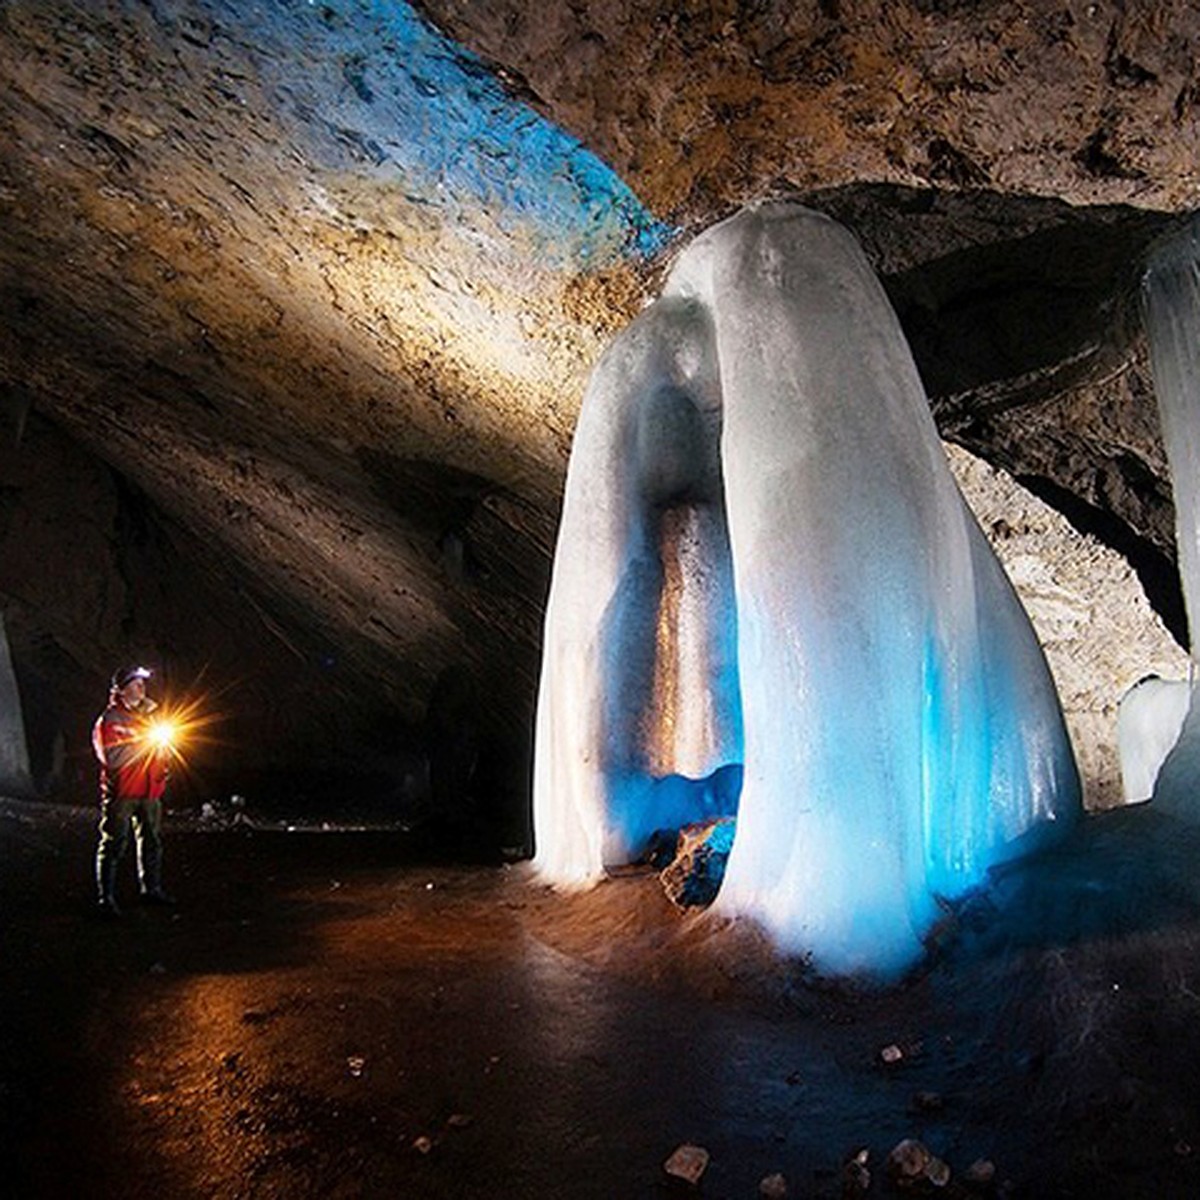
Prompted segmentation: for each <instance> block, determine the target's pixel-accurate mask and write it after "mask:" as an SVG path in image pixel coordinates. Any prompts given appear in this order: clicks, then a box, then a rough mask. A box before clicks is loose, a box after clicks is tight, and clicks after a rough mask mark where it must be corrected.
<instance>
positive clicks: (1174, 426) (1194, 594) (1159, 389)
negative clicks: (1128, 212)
mask: <svg viewBox="0 0 1200 1200" xmlns="http://www.w3.org/2000/svg"><path fill="white" fill-rule="evenodd" d="M1142 300H1143V306H1144V310H1145V316H1146V331H1147V334H1148V335H1149V341H1150V366H1151V370H1152V372H1153V374H1154V392H1155V396H1156V398H1157V400H1158V412H1159V419H1160V422H1161V425H1162V432H1163V443H1164V446H1165V448H1166V451H1167V460H1168V462H1169V463H1170V464H1171V487H1172V491H1173V493H1174V497H1175V538H1176V543H1177V546H1178V553H1179V573H1180V576H1181V577H1182V581H1183V599H1184V604H1185V605H1186V607H1187V614H1188V627H1189V629H1190V630H1191V631H1192V641H1193V643H1194V642H1195V640H1196V631H1197V630H1198V629H1200V623H1198V617H1200V612H1198V609H1200V221H1198V220H1196V219H1193V221H1192V222H1191V223H1190V224H1189V225H1188V226H1186V227H1185V228H1184V230H1183V231H1182V232H1181V233H1179V234H1176V235H1175V237H1174V238H1172V239H1171V240H1169V241H1168V242H1166V243H1164V244H1163V245H1162V246H1160V247H1159V248H1158V250H1157V251H1156V253H1155V254H1154V255H1153V256H1152V257H1151V259H1150V261H1149V264H1148V266H1147V270H1146V274H1145V276H1144V279H1143V286H1142Z"/></svg>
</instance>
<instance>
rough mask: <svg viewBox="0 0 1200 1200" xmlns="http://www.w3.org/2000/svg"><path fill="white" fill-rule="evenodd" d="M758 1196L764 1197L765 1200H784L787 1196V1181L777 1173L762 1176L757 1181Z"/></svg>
mask: <svg viewBox="0 0 1200 1200" xmlns="http://www.w3.org/2000/svg"><path fill="white" fill-rule="evenodd" d="M758 1194H759V1195H760V1196H765V1197H766V1200H784V1197H785V1196H787V1194H788V1186H787V1180H786V1179H785V1178H784V1176H783V1175H782V1174H781V1173H780V1172H779V1171H776V1172H775V1173H774V1174H772V1175H764V1176H763V1177H762V1179H760V1180H759V1181H758Z"/></svg>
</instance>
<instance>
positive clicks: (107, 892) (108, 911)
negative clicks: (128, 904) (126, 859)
mask: <svg viewBox="0 0 1200 1200" xmlns="http://www.w3.org/2000/svg"><path fill="white" fill-rule="evenodd" d="M96 886H97V888H98V890H99V897H98V905H99V908H100V913H101V915H102V916H105V917H119V916H120V915H121V907H120V905H118V904H117V896H116V890H117V864H116V863H115V862H114V861H113V860H112V859H110V858H97V860H96Z"/></svg>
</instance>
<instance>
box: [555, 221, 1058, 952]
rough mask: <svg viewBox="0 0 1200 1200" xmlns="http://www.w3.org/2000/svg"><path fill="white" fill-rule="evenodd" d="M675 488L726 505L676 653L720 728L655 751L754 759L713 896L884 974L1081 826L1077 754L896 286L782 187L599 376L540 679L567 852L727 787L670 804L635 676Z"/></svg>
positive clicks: (702, 247) (633, 830)
mask: <svg viewBox="0 0 1200 1200" xmlns="http://www.w3.org/2000/svg"><path fill="white" fill-rule="evenodd" d="M667 393H669V394H671V395H675V396H678V395H679V394H682V395H684V396H686V397H687V404H686V406H677V405H675V402H674V401H672V402H671V405H667V404H666V402H665V401H664V400H663V399H662V397H663V395H664V394H667ZM668 410H669V412H670V414H671V415H670V417H669V418H668V415H667V413H668ZM637 431H641V434H643V435H645V436H644V437H643V438H642V439H641V440H639V436H638V432H637ZM718 435H719V460H717V461H716V463H715V465H714V461H713V459H714V454H715V449H714V448H715V447H716V446H717V438H718ZM668 476H669V478H668ZM717 489H719V491H718V490H717ZM680 502H686V503H697V504H699V506H700V509H699V511H701V512H702V513H703V515H704V519H705V521H707V522H708V525H707V526H706V527H707V528H709V529H710V530H711V533H710V536H709V540H708V542H707V543H706V545H705V547H704V548H702V549H701V551H700V553H699V555H697V556H694V558H693V563H692V567H691V568H690V569H691V570H693V571H697V570H699V564H700V563H701V561H702V556H703V555H704V554H708V555H709V559H708V563H709V570H710V571H711V572H712V573H713V575H714V576H715V578H716V579H717V580H718V581H719V582H718V583H715V584H714V585H712V586H711V587H709V588H708V589H707V591H705V592H704V595H705V597H706V599H705V604H704V606H703V609H704V617H705V619H707V620H708V621H709V622H710V626H709V632H708V633H707V634H700V633H699V632H697V630H696V628H695V627H694V626H695V623H693V625H692V626H691V627H690V628H691V632H690V633H689V635H688V636H689V638H690V649H689V650H687V652H686V654H685V656H686V657H691V658H693V659H694V660H695V661H696V662H697V663H698V664H699V667H700V669H698V670H696V671H693V672H692V673H691V674H690V676H689V679H690V680H691V682H689V684H688V687H689V688H692V689H695V688H696V687H698V686H699V684H698V682H697V681H700V680H703V679H708V680H709V681H710V688H711V697H710V698H709V699H708V701H706V702H705V703H707V705H708V709H709V711H711V713H712V714H714V716H713V720H712V722H710V726H711V728H712V729H713V730H714V733H713V735H712V736H711V737H710V738H708V739H707V741H706V742H705V750H706V753H704V754H699V755H693V756H692V757H691V758H690V759H689V765H688V767H687V769H686V770H685V769H684V767H683V766H682V765H680V763H681V759H680V757H679V753H678V750H677V749H676V750H675V751H673V753H675V757H674V758H672V757H671V756H670V755H668V756H665V757H664V758H663V759H662V761H661V763H660V766H659V769H660V770H661V769H662V768H663V767H664V766H665V767H667V768H670V767H671V766H672V765H673V769H674V770H675V771H676V772H678V774H677V775H676V776H675V778H678V777H679V775H682V774H691V775H692V777H693V778H695V777H696V776H697V775H699V774H700V773H701V772H706V771H712V770H714V768H717V767H722V766H724V767H730V766H731V765H733V764H738V763H740V764H742V768H743V772H744V783H743V786H742V791H741V795H740V799H739V801H738V829H737V836H736V840H735V842H734V846H733V851H732V854H731V856H730V859H729V866H728V872H727V874H726V877H725V882H724V885H723V887H722V890H721V893H720V896H719V897H718V901H717V905H718V908H719V909H720V910H722V911H724V912H726V913H731V914H745V915H748V916H751V917H754V918H755V919H757V920H759V921H760V922H761V923H762V924H763V925H764V926H765V927H766V929H767V930H768V932H769V933H770V934H771V935H772V937H773V938H774V939H775V941H776V942H777V944H779V945H780V946H781V947H783V948H784V949H786V950H788V951H791V952H797V953H807V954H811V955H812V957H813V959H814V961H815V962H816V964H817V966H818V967H819V968H820V969H822V970H825V971H831V972H838V973H845V972H855V971H866V972H870V973H873V974H876V975H882V976H887V975H894V974H895V973H896V972H898V971H900V970H902V969H903V968H904V967H906V966H907V965H909V964H911V963H912V961H913V960H914V959H915V958H916V957H917V956H918V955H919V953H920V949H921V939H922V937H923V936H924V935H925V933H926V932H927V931H928V929H929V926H930V924H931V923H932V922H933V921H934V920H935V919H936V916H937V912H938V909H937V904H936V897H937V896H939V895H940V896H954V895H957V894H959V893H961V892H962V891H963V890H964V889H966V888H969V887H970V886H972V885H973V884H976V883H978V882H979V881H980V880H981V879H982V878H983V876H984V873H985V872H986V870H987V868H988V867H989V866H990V865H992V864H993V863H995V862H997V861H999V860H1000V859H1002V858H1005V857H1008V856H1010V855H1012V854H1014V853H1017V852H1019V851H1020V850H1021V849H1024V848H1025V847H1027V846H1028V845H1030V844H1031V843H1032V842H1034V841H1036V840H1038V838H1039V837H1040V836H1041V835H1042V834H1044V833H1045V832H1046V831H1047V830H1048V829H1049V828H1051V827H1053V826H1054V825H1055V823H1057V824H1058V825H1060V826H1061V825H1062V824H1063V823H1064V822H1063V821H1062V820H1061V818H1068V817H1070V816H1071V815H1073V814H1074V812H1075V811H1076V809H1077V806H1078V777H1077V774H1076V771H1075V767H1074V761H1073V758H1072V755H1071V751H1070V747H1069V745H1068V743H1067V739H1066V733H1065V728H1064V725H1063V722H1062V716H1061V712H1060V710H1059V707H1058V702H1057V698H1056V696H1055V694H1054V690H1053V685H1052V683H1051V681H1050V676H1049V672H1048V670H1047V669H1046V665H1045V661H1044V659H1043V658H1042V655H1041V651H1040V648H1039V647H1038V645H1037V643H1036V641H1035V639H1034V636H1033V632H1032V629H1031V627H1030V626H1029V623H1028V620H1027V618H1026V617H1025V614H1024V612H1023V610H1022V609H1021V608H1020V605H1019V603H1018V601H1017V599H1016V596H1015V594H1014V593H1013V591H1012V589H1011V587H1010V586H1009V584H1008V581H1007V579H1006V578H1005V576H1004V575H1003V572H1002V571H1001V569H1000V567H999V564H998V563H997V561H996V560H995V557H994V556H993V555H992V553H991V551H990V549H989V547H988V546H987V543H986V541H985V540H984V538H983V536H982V534H981V533H980V531H979V529H978V527H977V526H976V525H975V523H974V520H973V518H972V517H971V516H970V514H969V512H968V510H967V508H966V506H965V504H964V503H963V501H962V499H961V497H960V495H959V494H958V491H957V488H956V486H955V484H954V482H953V479H952V477H951V475H950V472H949V468H948V467H947V464H946V461H945V458H944V456H943V453H942V450H941V444H940V442H939V440H938V437H937V433H936V430H935V428H934V425H933V422H932V419H931V417H930V415H929V411H928V404H927V402H926V399H925V396H924V393H923V391H922V388H921V384H920V380H919V379H918V377H917V373H916V368H915V366H914V365H913V362H912V357H911V355H910V353H909V351H908V347H907V345H906V343H905V341H904V338H903V335H902V334H901V331H900V328H899V325H898V323H897V321H896V318H895V315H894V313H893V312H892V310H891V308H890V306H889V305H888V303H887V300H886V298H885V296H884V294H883V291H882V288H881V287H880V286H879V284H878V282H877V281H876V279H875V277H874V275H873V273H872V272H871V270H870V267H869V265H868V264H867V262H866V259H865V258H864V256H863V255H862V252H861V251H860V250H859V248H858V246H857V244H856V243H855V242H854V240H853V239H852V238H851V237H850V236H849V234H847V233H846V232H845V231H844V230H843V229H841V228H840V227H838V226H837V225H835V224H834V223H833V222H832V221H830V220H828V218H825V217H823V216H821V215H819V214H816V213H812V212H809V211H806V210H804V209H799V208H796V207H791V206H770V207H763V208H759V209H755V210H750V211H747V212H743V213H741V214H739V215H738V216H736V217H734V218H732V219H730V220H729V221H726V222H724V223H723V224H721V225H719V226H717V227H715V228H714V229H712V230H709V231H708V232H707V233H705V234H704V235H702V236H701V237H700V238H698V239H697V240H696V241H695V242H694V243H693V245H692V246H691V247H690V248H689V249H688V250H687V252H686V253H685V254H684V255H683V256H682V257H681V259H680V261H679V263H678V264H677V266H676V268H675V270H674V271H673V272H672V275H671V277H670V279H669V281H668V285H667V288H666V291H665V293H664V295H663V298H662V299H661V300H659V301H658V302H657V303H656V304H655V305H654V306H653V307H652V308H651V310H649V311H648V312H647V313H646V314H644V315H643V317H642V318H641V319H640V320H639V321H638V322H636V323H635V324H634V326H632V327H631V328H630V329H629V330H627V331H626V333H625V334H623V335H622V336H621V337H620V338H618V339H617V342H616V343H615V344H614V346H613V347H612V349H611V350H610V352H609V354H608V355H606V357H605V359H604V360H603V362H602V363H601V365H600V367H599V368H598V370H597V373H596V377H595V379H594V380H593V383H592V385H591V387H590V388H589V391H588V395H587V397H586V398H585V401H584V411H583V413H582V416H581V419H580V426H579V432H578V435H577V439H576V445H575V448H574V450H573V453H572V460H571V467H570V471H569V473H568V483H567V497H566V505H565V509H564V519H563V527H562V530H561V531H560V538H559V546H558V551H557V554H556V560H555V577H554V585H553V588H552V593H551V602H550V607H549V609H548V612H547V625H546V648H545V655H546V657H545V661H544V665H543V677H542V691H541V695H540V697H539V724H538V742H537V773H536V785H535V832H536V835H537V839H538V858H537V863H538V865H539V867H541V869H542V870H543V872H544V873H545V874H546V875H547V876H548V877H549V878H551V879H555V880H558V881H570V880H577V879H582V878H589V877H594V876H595V874H596V873H597V872H599V871H600V869H601V868H602V866H603V864H604V863H606V862H610V861H614V860H613V859H612V858H611V857H610V855H611V854H613V853H620V852H622V851H624V852H630V851H633V852H636V851H637V850H638V849H639V848H640V846H641V844H642V842H643V841H644V838H645V835H646V833H647V832H648V831H649V830H650V829H652V828H653V827H654V826H655V825H656V824H658V823H660V822H664V821H666V820H667V819H668V818H671V819H673V820H674V821H675V823H676V824H678V823H680V822H681V821H682V820H688V819H698V816H699V815H708V814H707V813H705V814H697V815H694V816H691V817H689V816H688V814H687V812H686V811H680V812H675V811H673V810H672V811H668V809H669V806H665V805H660V804H658V803H657V802H658V801H659V800H660V799H661V797H662V794H663V791H664V789H663V787H662V779H661V777H660V776H657V775H656V774H655V772H654V770H653V769H652V768H651V762H652V756H650V755H649V754H648V753H647V747H648V746H650V745H654V744H658V743H659V742H662V741H664V740H666V741H669V740H670V739H669V738H667V737H666V733H667V731H665V730H663V729H661V728H658V729H656V728H655V722H656V721H662V720H664V719H666V716H667V711H666V710H665V709H662V708H659V707H656V706H655V705H654V704H651V705H649V706H648V705H647V704H646V702H645V701H646V700H647V699H648V698H653V697H655V696H657V695H658V693H657V692H656V691H655V690H654V687H653V686H652V682H651V681H652V680H653V679H654V678H655V671H656V667H655V665H654V664H655V663H657V662H659V661H660V658H661V654H662V652H663V651H662V648H661V639H659V642H658V649H657V650H656V649H655V648H654V647H655V645H656V643H655V638H654V634H653V631H654V630H655V629H661V624H656V621H657V615H658V614H661V612H662V610H663V607H664V604H663V600H662V580H663V578H664V577H665V576H664V571H663V569H662V568H661V566H660V565H658V564H660V563H661V562H663V561H665V560H664V559H663V554H662V549H661V547H662V545H663V542H662V538H661V529H662V528H663V525H664V522H663V521H662V519H661V511H662V509H663V507H664V506H666V507H669V506H670V505H671V504H675V503H680ZM726 530H727V542H726V534H725V532H724V531H726ZM656 539H657V540H656ZM726 544H727V547H728V549H727V550H726V548H725V547H726ZM656 547H658V549H656ZM725 555H728V559H726V557H725ZM726 580H728V581H730V582H728V583H727V582H726ZM682 628H683V627H682V625H681V626H680V630H681V631H682ZM733 637H736V653H734V652H732V651H731V650H730V649H729V648H728V641H729V639H731V638H733ZM606 672H607V673H606ZM681 678H682V677H681ZM614 685H615V686H614ZM687 703H688V704H689V705H693V706H695V705H699V704H700V703H701V701H700V699H699V697H697V696H689V697H688V699H687ZM647 721H649V723H650V725H649V728H648V727H647V724H646V722H647ZM718 774H719V772H718ZM701 794H702V793H701V792H697V791H695V790H692V791H691V792H688V791H686V790H685V791H684V792H683V793H682V794H681V797H680V798H681V799H682V800H683V801H685V802H690V803H694V802H695V801H696V800H697V799H698V798H699V797H700V796H701ZM684 807H685V808H686V804H685V805H684Z"/></svg>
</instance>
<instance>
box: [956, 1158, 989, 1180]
mask: <svg viewBox="0 0 1200 1200" xmlns="http://www.w3.org/2000/svg"><path fill="white" fill-rule="evenodd" d="M995 1178H996V1164H995V1163H993V1162H991V1161H990V1160H989V1159H986V1158H977V1159H976V1160H975V1161H974V1162H973V1163H972V1164H971V1165H970V1166H969V1167H968V1168H967V1169H966V1170H965V1171H964V1172H963V1176H962V1180H963V1183H965V1184H967V1186H968V1187H990V1186H991V1184H992V1181H993V1180H994V1179H995Z"/></svg>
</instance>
